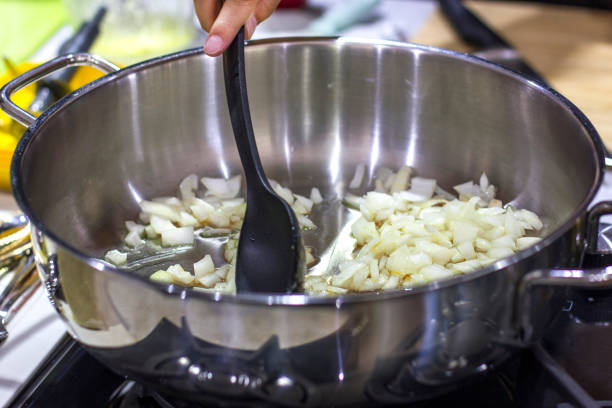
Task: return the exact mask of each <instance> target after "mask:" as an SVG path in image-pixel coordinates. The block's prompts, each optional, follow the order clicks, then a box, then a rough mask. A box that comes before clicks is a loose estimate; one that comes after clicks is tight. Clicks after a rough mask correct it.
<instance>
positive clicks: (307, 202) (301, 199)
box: [293, 194, 314, 213]
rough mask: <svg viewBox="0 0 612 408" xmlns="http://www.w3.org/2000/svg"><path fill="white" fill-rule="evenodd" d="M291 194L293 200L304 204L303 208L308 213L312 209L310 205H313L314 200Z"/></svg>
mask: <svg viewBox="0 0 612 408" xmlns="http://www.w3.org/2000/svg"><path fill="white" fill-rule="evenodd" d="M293 196H294V197H295V200H296V201H297V202H299V203H300V204H302V205H303V206H304V208H305V209H306V211H307V212H308V213H310V212H311V211H312V206H313V205H314V201H312V200H311V199H309V198H306V197H304V196H301V195H299V194H293Z"/></svg>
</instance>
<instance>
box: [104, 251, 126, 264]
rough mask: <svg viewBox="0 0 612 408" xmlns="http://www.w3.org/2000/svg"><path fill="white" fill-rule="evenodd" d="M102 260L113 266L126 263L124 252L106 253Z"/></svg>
mask: <svg viewBox="0 0 612 408" xmlns="http://www.w3.org/2000/svg"><path fill="white" fill-rule="evenodd" d="M104 258H105V259H106V260H107V261H108V262H110V263H112V264H115V265H117V266H119V265H123V264H125V263H126V262H127V254H126V253H124V252H121V251H118V250H116V249H113V250H111V251H108V252H107V253H106V255H104Z"/></svg>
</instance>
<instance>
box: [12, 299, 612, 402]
mask: <svg viewBox="0 0 612 408" xmlns="http://www.w3.org/2000/svg"><path fill="white" fill-rule="evenodd" d="M611 295H612V293H609V291H607V292H606V293H604V292H599V293H589V294H585V293H575V294H572V295H571V300H568V303H567V305H566V308H565V309H564V313H563V314H562V316H561V317H560V318H559V320H558V322H557V323H556V325H555V328H554V330H553V331H552V332H551V335H550V336H548V337H547V338H545V339H543V340H542V341H541V342H540V343H539V344H536V345H534V346H533V347H531V348H530V349H528V350H524V351H522V352H520V353H518V354H517V356H516V357H515V358H513V359H511V360H509V361H508V362H506V363H505V364H504V365H502V366H500V367H499V368H498V369H497V370H495V371H494V372H491V373H488V374H487V375H484V376H482V377H479V378H477V379H475V380H473V381H472V382H470V383H467V384H464V385H463V386H462V387H461V388H460V389H457V390H456V391H453V392H450V393H448V394H444V395H442V396H438V397H435V398H433V399H430V400H427V401H422V402H419V403H416V404H413V405H410V407H417V408H429V407H447V406H451V405H453V406H470V407H492V406H495V407H499V408H511V407H516V408H523V407H525V408H532V407H533V408H536V407H537V408H581V407H585V408H586V407H588V408H595V407H612V365H610V364H609V358H608V357H609V356H611V355H612V341H610V339H611V338H612V324H610V323H608V322H605V321H602V319H603V318H606V319H607V318H608V317H609V316H607V315H606V313H603V314H602V313H601V310H604V311H607V312H609V311H610V310H612V308H610V306H611V305H610V303H611V300H610V299H612V296H611ZM228 404H229V405H228ZM49 406H57V407H64V408H71V407H75V408H76V407H85V406H88V407H107V408H158V407H159V408H170V407H174V408H184V407H193V406H194V405H193V404H190V403H186V402H183V401H179V400H174V399H172V398H171V397H167V396H164V395H161V394H158V393H156V392H155V391H154V390H151V389H148V388H146V387H144V386H141V385H140V384H138V383H136V382H134V381H131V380H130V379H128V378H125V377H123V376H121V375H118V374H116V373H114V372H113V371H111V370H110V369H109V368H107V367H106V366H104V365H102V364H101V363H99V362H98V361H97V360H96V359H95V358H94V357H92V356H91V355H90V354H88V353H87V352H86V351H85V350H84V349H83V348H82V347H81V346H80V345H79V344H78V343H76V342H75V341H74V340H73V339H72V338H70V337H68V336H67V335H66V336H64V337H63V338H62V339H61V340H60V342H59V343H58V345H57V346H56V347H55V349H54V350H53V352H52V353H50V354H49V355H48V357H47V358H46V360H45V361H44V362H43V363H42V364H41V365H40V366H39V368H38V370H37V371H36V372H35V373H34V374H33V375H32V376H31V378H30V380H29V381H28V382H27V383H26V384H25V385H24V387H23V388H22V389H21V391H20V392H19V393H18V394H17V395H16V396H15V398H14V399H13V400H12V402H11V403H10V404H9V405H8V407H11V408H13V407H14V408H17V407H32V408H34V407H49ZM206 406H207V407H208V406H211V407H229V406H231V407H236V406H244V407H260V408H265V407H268V406H269V405H267V404H266V403H265V402H262V401H250V400H245V401H242V402H240V403H239V405H236V402H235V401H233V402H232V403H228V402H227V401H224V400H222V399H215V398H214V397H211V399H210V403H209V404H208V405H206ZM375 406H377V407H380V406H381V404H379V403H377V404H376V405H375ZM395 406H398V405H395ZM401 406H403V407H405V406H406V405H405V404H401ZM202 407H203V406H202Z"/></svg>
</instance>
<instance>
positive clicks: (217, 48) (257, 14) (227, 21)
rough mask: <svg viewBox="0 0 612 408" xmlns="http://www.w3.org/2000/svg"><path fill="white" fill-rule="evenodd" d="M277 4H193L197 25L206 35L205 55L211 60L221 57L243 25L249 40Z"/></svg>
mask: <svg viewBox="0 0 612 408" xmlns="http://www.w3.org/2000/svg"><path fill="white" fill-rule="evenodd" d="M278 3H280V0H225V1H223V0H194V1H193V4H194V6H195V12H196V15H197V16H198V20H200V25H201V26H202V28H203V29H204V30H206V31H208V38H207V39H206V43H205V44H204V52H205V53H206V54H208V55H210V56H213V57H215V56H217V55H220V54H222V53H223V51H225V49H226V48H227V47H228V45H229V44H230V43H231V42H232V40H233V39H234V37H236V34H237V33H238V30H240V27H242V26H243V25H244V35H245V38H246V39H247V40H248V39H249V38H251V36H252V35H253V32H254V31H255V27H257V24H259V23H261V22H262V21H264V20H265V19H266V18H268V17H269V16H270V14H272V12H273V11H274V10H275V9H276V6H278Z"/></svg>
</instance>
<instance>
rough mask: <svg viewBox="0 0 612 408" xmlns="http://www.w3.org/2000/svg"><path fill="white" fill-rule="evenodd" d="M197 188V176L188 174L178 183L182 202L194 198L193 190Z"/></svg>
mask: <svg viewBox="0 0 612 408" xmlns="http://www.w3.org/2000/svg"><path fill="white" fill-rule="evenodd" d="M197 189H198V176H196V175H195V174H190V175H188V176H187V177H185V178H184V179H183V181H181V184H179V191H180V192H181V198H182V199H183V201H184V202H189V201H190V200H191V199H193V198H195V190H197Z"/></svg>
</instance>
